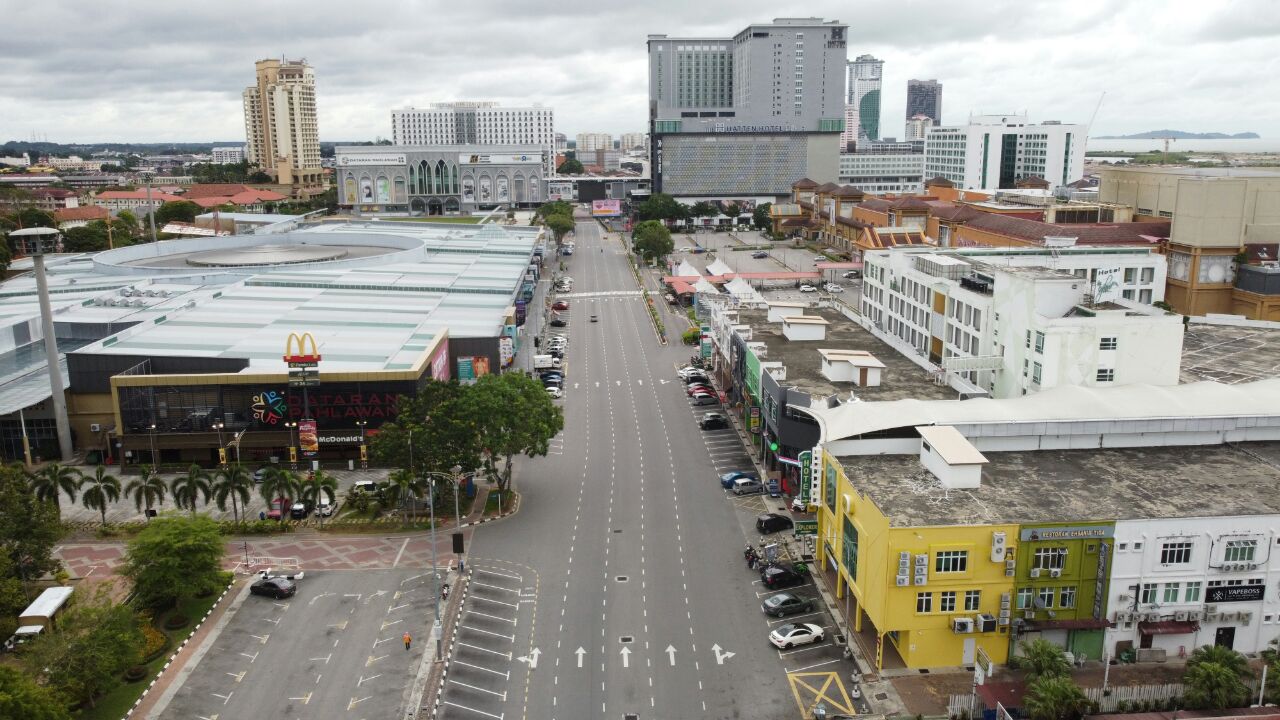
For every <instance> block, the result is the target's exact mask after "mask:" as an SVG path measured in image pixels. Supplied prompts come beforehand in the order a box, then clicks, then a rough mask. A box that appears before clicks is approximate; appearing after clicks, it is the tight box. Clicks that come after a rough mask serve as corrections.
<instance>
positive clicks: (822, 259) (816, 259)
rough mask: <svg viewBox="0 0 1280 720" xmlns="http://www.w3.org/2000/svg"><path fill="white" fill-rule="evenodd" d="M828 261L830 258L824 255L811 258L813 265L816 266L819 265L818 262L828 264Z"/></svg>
mask: <svg viewBox="0 0 1280 720" xmlns="http://www.w3.org/2000/svg"><path fill="white" fill-rule="evenodd" d="M830 260H831V258H829V257H827V256H826V255H814V256H813V264H814V265H817V264H818V263H820V262H828V261H830Z"/></svg>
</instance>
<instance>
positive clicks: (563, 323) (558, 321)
mask: <svg viewBox="0 0 1280 720" xmlns="http://www.w3.org/2000/svg"><path fill="white" fill-rule="evenodd" d="M547 324H548V325H550V326H551V327H569V321H568V320H565V319H564V318H555V319H554V320H552V321H551V322H549V323H547Z"/></svg>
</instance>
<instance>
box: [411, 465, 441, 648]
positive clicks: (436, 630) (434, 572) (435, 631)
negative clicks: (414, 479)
mask: <svg viewBox="0 0 1280 720" xmlns="http://www.w3.org/2000/svg"><path fill="white" fill-rule="evenodd" d="M410 447H412V446H410ZM410 472H412V470H410ZM427 507H429V508H430V509H431V577H433V578H435V601H434V603H433V604H434V605H435V613H436V621H435V624H433V625H432V626H431V636H432V637H434V638H435V639H436V662H440V661H442V660H444V656H443V655H442V648H441V642H442V641H443V637H444V628H443V627H442V626H441V624H440V563H439V559H438V557H437V554H436V553H437V551H436V502H435V493H427Z"/></svg>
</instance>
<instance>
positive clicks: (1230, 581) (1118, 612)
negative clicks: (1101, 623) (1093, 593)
mask: <svg viewBox="0 0 1280 720" xmlns="http://www.w3.org/2000/svg"><path fill="white" fill-rule="evenodd" d="M1277 556H1280V515H1254V516H1244V517H1239V516H1237V517H1196V518H1164V519H1156V520H1122V521H1118V522H1117V523H1116V529H1115V553H1114V555H1113V558H1114V559H1113V561H1112V571H1111V589H1110V595H1109V597H1108V598H1107V615H1106V616H1107V619H1108V620H1111V621H1113V622H1114V623H1115V627H1113V628H1110V629H1108V630H1107V634H1106V645H1105V647H1106V648H1107V652H1109V653H1111V654H1112V655H1113V656H1114V655H1115V654H1116V651H1117V649H1118V648H1117V646H1118V645H1120V644H1122V643H1132V647H1134V648H1142V647H1152V648H1163V649H1164V650H1165V651H1166V652H1167V653H1168V655H1169V656H1172V657H1177V656H1179V655H1181V654H1183V653H1190V652H1191V651H1192V650H1193V649H1195V648H1197V647H1200V646H1202V645H1215V644H1216V645H1225V646H1227V647H1230V648H1233V649H1235V650H1238V651H1240V652H1242V653H1252V652H1258V651H1260V650H1264V649H1266V648H1267V647H1268V645H1269V644H1270V643H1271V641H1272V640H1275V639H1276V638H1277V637H1280V602H1278V601H1277V595H1278V593H1277V580H1280V572H1278V570H1280V563H1278V562H1277ZM1120 648H1121V649H1122V648H1123V645H1121V646H1120Z"/></svg>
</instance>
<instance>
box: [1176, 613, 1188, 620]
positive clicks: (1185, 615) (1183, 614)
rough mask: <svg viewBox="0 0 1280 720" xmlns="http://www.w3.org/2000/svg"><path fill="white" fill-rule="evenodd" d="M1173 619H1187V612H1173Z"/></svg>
mask: <svg viewBox="0 0 1280 720" xmlns="http://www.w3.org/2000/svg"><path fill="white" fill-rule="evenodd" d="M1173 619H1174V620H1179V621H1181V620H1186V619H1187V614H1186V613H1184V612H1180V613H1174V614H1173Z"/></svg>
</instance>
